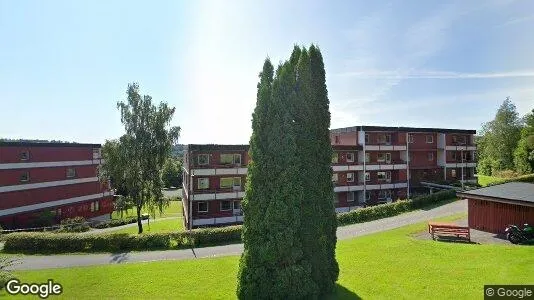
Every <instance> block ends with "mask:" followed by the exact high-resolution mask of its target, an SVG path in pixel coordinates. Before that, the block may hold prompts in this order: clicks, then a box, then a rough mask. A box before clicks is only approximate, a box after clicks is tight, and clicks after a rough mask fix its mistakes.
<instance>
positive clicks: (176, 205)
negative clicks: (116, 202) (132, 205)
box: [111, 201, 182, 219]
mask: <svg viewBox="0 0 534 300" xmlns="http://www.w3.org/2000/svg"><path fill="white" fill-rule="evenodd" d="M142 212H143V213H148V211H147V210H146V209H143V211H142ZM111 216H112V218H113V219H120V218H121V215H120V213H119V212H113V214H112V215H111ZM135 216H136V212H135V209H129V210H127V211H125V212H124V214H123V218H126V217H135ZM181 216H182V201H170V202H169V206H168V207H166V208H165V209H164V210H163V214H161V215H160V214H159V212H157V211H156V217H161V218H165V217H181Z"/></svg>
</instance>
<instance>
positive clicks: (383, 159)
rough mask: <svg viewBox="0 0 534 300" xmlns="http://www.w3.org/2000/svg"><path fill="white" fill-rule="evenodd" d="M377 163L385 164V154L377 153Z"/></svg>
mask: <svg viewBox="0 0 534 300" xmlns="http://www.w3.org/2000/svg"><path fill="white" fill-rule="evenodd" d="M376 160H377V161H378V162H385V161H386V153H381V152H379V153H378V158H377V159H376Z"/></svg>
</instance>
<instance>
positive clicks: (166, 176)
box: [161, 157, 182, 188]
mask: <svg viewBox="0 0 534 300" xmlns="http://www.w3.org/2000/svg"><path fill="white" fill-rule="evenodd" d="M161 178H162V179H163V186H165V187H166V188H170V187H179V186H180V185H182V162H181V161H180V160H178V159H175V158H172V157H169V158H167V160H166V161H165V164H164V165H163V170H162V171H161Z"/></svg>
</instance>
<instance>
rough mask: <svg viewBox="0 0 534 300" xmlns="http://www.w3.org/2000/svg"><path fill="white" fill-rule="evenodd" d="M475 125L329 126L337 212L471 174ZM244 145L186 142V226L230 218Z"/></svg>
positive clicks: (234, 219) (240, 191)
mask: <svg viewBox="0 0 534 300" xmlns="http://www.w3.org/2000/svg"><path fill="white" fill-rule="evenodd" d="M474 134H475V131H474V130H462V129H440V128H409V127H378V126H355V127H348V128H339V129H333V130H331V141H332V148H333V157H332V170H333V176H332V181H333V182H334V192H335V197H334V199H333V201H334V203H335V206H336V212H347V211H350V210H352V209H356V208H358V207H363V206H369V205H376V204H380V203H387V202H392V201H396V200H397V199H406V198H408V197H409V196H410V192H411V191H412V190H414V189H416V188H417V187H419V186H420V183H421V182H423V181H430V182H442V181H457V180H458V181H459V180H461V179H462V178H463V180H465V181H475V182H476V179H475V177H474V173H475V167H476V162H475V160H474V158H475V151H476V147H475V146H474V144H473V135H474ZM248 160H249V157H248V145H188V146H187V148H186V150H185V155H184V165H183V166H184V172H183V199H184V201H183V205H184V209H183V212H184V220H185V223H186V227H187V228H193V227H199V226H209V225H223V224H236V223H240V222H242V220H243V215H242V211H241V205H240V203H241V200H242V199H243V196H244V185H245V180H246V173H247V164H248Z"/></svg>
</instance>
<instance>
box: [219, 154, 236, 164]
mask: <svg viewBox="0 0 534 300" xmlns="http://www.w3.org/2000/svg"><path fill="white" fill-rule="evenodd" d="M221 165H241V154H221Z"/></svg>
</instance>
